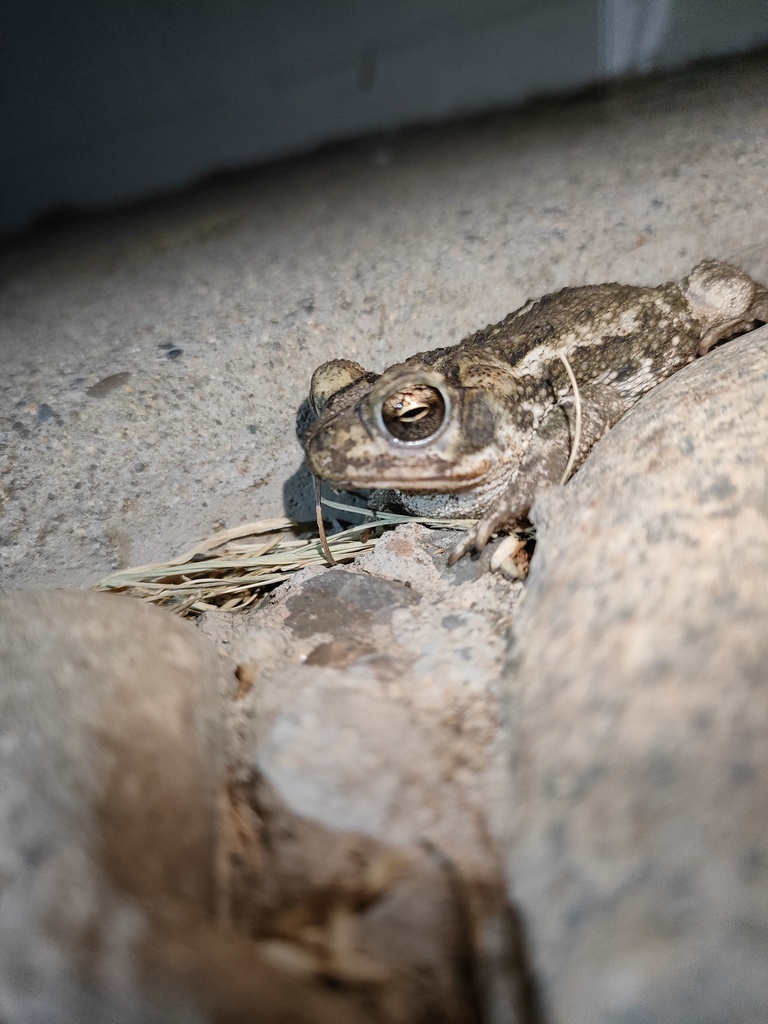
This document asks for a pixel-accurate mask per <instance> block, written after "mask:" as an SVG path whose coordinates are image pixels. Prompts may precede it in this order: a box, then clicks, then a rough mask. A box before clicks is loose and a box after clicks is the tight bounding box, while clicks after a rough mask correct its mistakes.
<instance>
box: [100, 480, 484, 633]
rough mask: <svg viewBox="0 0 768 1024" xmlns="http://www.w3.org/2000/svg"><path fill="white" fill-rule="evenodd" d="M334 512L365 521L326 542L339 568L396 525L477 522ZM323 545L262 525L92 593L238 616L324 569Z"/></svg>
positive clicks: (184, 612)
mask: <svg viewBox="0 0 768 1024" xmlns="http://www.w3.org/2000/svg"><path fill="white" fill-rule="evenodd" d="M323 504H324V505H327V506H328V507H330V508H333V509H337V510H339V511H341V512H344V513H346V514H351V515H361V516H363V517H364V522H362V523H359V524H358V525H357V526H351V527H349V529H346V530H342V531H341V532H340V533H336V534H333V535H332V536H330V537H328V545H329V547H330V550H331V553H332V555H333V558H334V560H335V561H336V562H351V561H352V560H353V559H354V558H356V557H357V556H358V555H361V554H362V553H363V552H364V551H371V550H372V549H373V548H374V547H375V546H376V542H377V541H378V539H379V537H380V536H381V534H382V533H383V532H384V531H385V530H388V529H392V528H393V527H394V526H397V525H398V524H399V523H425V524H427V525H433V526H446V527H452V528H456V529H466V528H467V527H469V526H471V525H472V523H473V520H467V519H450V520H448V519H443V520H438V519H427V518H421V517H414V516H405V515H395V514H392V513H388V512H375V513H374V512H371V511H369V510H368V509H364V508H357V507H355V506H352V505H343V504H341V503H340V502H335V501H329V500H327V499H325V498H324V499H323ZM326 564H327V562H326V558H325V555H324V554H323V550H322V545H321V543H320V538H319V537H318V535H317V533H316V532H313V533H312V534H307V533H306V532H303V531H302V527H301V526H300V525H299V524H298V523H295V522H293V521H292V520H291V519H283V518H281V519H260V520H258V521H256V522H254V523H244V524H243V525H242V526H236V527H233V528H232V529H230V530H221V531H219V532H218V533H215V534H213V536H211V537H208V538H207V539H206V540H204V541H201V543H199V544H197V545H195V547H193V548H192V549H191V550H189V551H186V552H185V553H184V554H183V555H179V557H178V558H174V559H171V560H170V561H168V562H159V563H156V564H152V565H140V566H137V567H135V568H133V569H121V570H120V571H119V572H115V573H112V575H110V576H106V577H105V578H104V579H103V580H99V582H98V583H96V584H94V588H93V589H94V590H106V591H109V592H112V593H123V594H130V595H131V596H133V597H138V598H140V599H141V600H143V601H148V602H150V603H151V604H157V605H162V606H164V607H166V608H169V609H170V610H171V611H173V612H175V613H176V614H177V615H181V616H194V615H200V614H201V613H202V612H207V611H214V610H215V611H240V610H242V609H243V608H247V607H248V606H249V605H251V604H253V603H254V601H257V600H258V598H259V597H260V596H261V595H262V594H263V592H264V591H265V590H266V589H268V588H270V587H273V586H275V585H276V584H278V583H283V582H284V581H285V580H287V579H289V578H290V577H291V576H292V575H293V574H294V573H296V572H298V571H299V569H306V568H307V567H308V566H311V565H326Z"/></svg>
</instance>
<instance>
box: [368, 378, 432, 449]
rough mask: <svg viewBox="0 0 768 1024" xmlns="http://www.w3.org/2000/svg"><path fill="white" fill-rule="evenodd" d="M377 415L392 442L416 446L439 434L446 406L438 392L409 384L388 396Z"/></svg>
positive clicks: (425, 386) (429, 387)
mask: <svg viewBox="0 0 768 1024" xmlns="http://www.w3.org/2000/svg"><path fill="white" fill-rule="evenodd" d="M379 412H380V426H381V427H382V428H383V430H384V431H385V433H387V434H389V436H390V437H391V438H392V439H393V440H395V441H401V442H403V443H405V444H408V443H410V444H418V443H419V442H420V441H429V439H430V438H432V437H434V436H435V434H437V433H438V431H439V430H440V428H441V427H442V426H443V424H444V423H445V420H446V416H447V414H448V402H447V400H446V396H445V395H444V394H443V393H442V391H440V390H439V389H438V388H435V387H431V386H430V385H429V384H408V385H406V386H405V387H402V388H399V389H398V390H397V391H394V392H393V393H392V394H391V395H388V396H387V397H386V398H385V399H384V401H383V402H382V403H381V408H380V410H379ZM377 418H378V417H377Z"/></svg>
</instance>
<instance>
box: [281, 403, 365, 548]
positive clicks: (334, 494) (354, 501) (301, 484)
mask: <svg viewBox="0 0 768 1024" xmlns="http://www.w3.org/2000/svg"><path fill="white" fill-rule="evenodd" d="M314 418H315V414H314V413H313V411H312V408H311V406H310V404H309V399H308V398H305V399H304V401H303V402H302V403H301V405H300V406H299V408H298V409H297V410H296V427H295V429H296V437H297V438H298V439H299V443H300V444H301V446H302V447H304V437H305V435H306V433H307V430H308V429H309V427H310V425H311V424H312V422H313V420H314ZM323 497H329V498H331V499H332V500H334V501H341V502H343V503H344V504H345V505H357V506H360V507H361V508H365V507H366V503H367V502H366V498H367V492H365V491H361V492H356V493H354V494H350V493H348V492H347V491H335V490H334V489H333V488H332V487H329V486H328V484H323ZM283 510H284V512H285V515H286V516H288V517H289V518H290V519H293V520H295V522H297V523H313V522H314V521H315V483H314V478H313V476H312V474H311V473H310V472H309V467H308V466H307V461H306V459H304V461H303V462H302V463H301V465H300V466H299V468H298V469H297V470H296V472H295V473H292V474H291V476H289V477H288V479H287V480H286V481H285V483H284V484H283ZM323 518H324V520H325V522H326V524H327V525H330V526H331V527H332V528H335V526H336V525H338V524H339V523H342V524H345V525H350V524H352V523H359V522H360V519H359V518H358V517H357V516H354V517H349V518H348V519H347V518H345V517H344V515H343V513H334V510H333V509H329V508H326V509H325V512H324V516H323Z"/></svg>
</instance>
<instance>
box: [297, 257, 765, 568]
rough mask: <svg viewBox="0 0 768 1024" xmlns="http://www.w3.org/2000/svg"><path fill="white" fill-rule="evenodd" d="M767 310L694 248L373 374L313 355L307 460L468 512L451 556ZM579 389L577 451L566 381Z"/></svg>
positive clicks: (424, 504)
mask: <svg viewBox="0 0 768 1024" xmlns="http://www.w3.org/2000/svg"><path fill="white" fill-rule="evenodd" d="M766 321H768V289H766V288H765V287H763V286H762V285H760V284H757V283H756V282H755V281H753V280H752V279H751V278H750V277H749V276H748V275H747V274H745V273H744V272H743V271H741V270H739V269H738V268H736V267H732V266H730V265H729V264H726V263H719V262H717V261H715V260H706V261H704V262H703V263H700V264H699V265H698V266H697V267H695V268H694V270H693V271H691V273H690V274H689V275H688V276H687V277H685V278H683V280H682V281H681V282H680V283H679V284H676V283H670V284H664V285H660V286H659V287H658V288H640V287H633V286H629V285H620V284H600V285H589V286H587V287H582V288H565V289H563V290H562V291H560V292H556V293H554V294H552V295H546V296H544V298H542V299H539V300H537V301H532V302H528V303H526V304H525V305H524V306H523V307H521V308H520V309H519V310H517V311H516V312H514V313H510V314H509V316H507V317H505V318H504V320H502V321H501V322H500V323H498V324H495V325H492V326H489V327H486V328H484V329H483V330H481V331H477V332H476V333H475V334H473V335H471V336H470V337H468V338H465V339H464V341H461V342H459V344H458V345H453V346H451V347H449V348H438V349H434V350H433V351H431V352H421V353H418V354H417V355H415V356H412V357H411V358H410V359H408V360H406V362H404V363H401V364H399V365H396V366H392V367H390V368H389V369H387V370H385V371H384V373H383V374H381V375H378V374H375V373H371V372H369V371H366V370H364V369H363V367H362V366H360V365H359V364H358V363H353V362H351V361H349V360H344V359H337V360H332V361H331V362H329V363H325V364H323V365H322V366H321V367H319V368H318V369H317V370H316V371H315V374H314V375H313V378H312V388H311V398H312V402H313V405H314V407H315V410H316V411H317V412H318V419H317V421H316V423H315V424H314V425H313V426H312V428H311V429H310V431H309V432H308V434H307V437H306V440H305V447H306V452H307V461H308V463H309V467H310V469H311V471H312V472H313V473H314V474H315V475H316V476H318V477H321V478H322V479H325V480H328V481H329V482H330V483H331V484H333V486H334V487H337V488H347V489H355V488H375V489H376V490H375V492H374V494H373V495H372V499H371V504H372V505H373V506H374V507H380V508H381V507H385V506H386V505H389V504H395V505H398V506H400V507H401V508H404V509H405V510H407V511H409V512H412V513H415V514H421V515H429V516H435V517H439V518H461V517H479V518H480V522H479V523H478V524H477V526H476V527H475V528H474V529H473V530H471V531H470V532H469V534H468V535H467V537H466V538H465V539H464V540H463V541H462V542H461V544H460V545H459V546H458V547H457V548H456V549H455V551H454V553H453V556H452V559H453V560H455V558H458V557H459V556H460V555H462V554H464V553H465V552H466V551H468V550H470V549H471V548H473V547H474V548H476V549H477V550H480V549H481V548H482V547H483V546H484V545H485V544H486V543H487V541H488V539H489V538H490V536H491V535H492V534H493V533H494V532H495V531H497V530H500V529H508V528H511V527H513V526H514V525H515V524H517V523H519V522H520V521H522V520H524V518H525V516H526V514H527V513H528V511H529V509H530V507H531V504H532V502H533V500H534V498H535V496H536V492H537V490H538V488H539V487H540V486H542V485H543V484H546V483H553V482H554V483H556V482H559V481H560V480H561V479H562V478H563V475H564V473H565V471H566V469H568V471H569V473H570V472H573V471H575V470H576V469H577V468H578V467H579V466H580V465H581V463H582V462H583V461H584V459H585V458H586V456H587V454H588V452H589V451H590V449H591V448H592V446H593V445H594V444H595V442H596V441H597V440H598V439H599V438H600V437H601V436H602V435H603V434H604V433H605V432H606V431H607V430H609V429H610V428H611V427H612V426H613V424H614V423H616V421H617V420H618V419H619V418H620V417H621V416H622V415H623V414H624V413H625V412H626V411H627V410H628V409H629V408H631V407H632V406H633V405H634V404H635V402H637V401H638V399H639V398H641V397H642V396H643V395H644V394H646V392H648V391H650V390H651V389H652V388H654V387H655V386H656V385H657V384H658V383H660V381H662V380H664V379H665V378H666V377H668V376H670V374H672V373H675V371H677V370H679V369H680V368H681V367H683V366H685V365H686V364H687V363H689V362H691V361H692V360H693V359H695V358H696V356H697V355H703V354H704V353H705V352H707V351H708V350H709V349H710V348H711V347H712V345H714V344H716V343H717V342H718V341H721V340H723V339H724V338H729V337H732V336H733V335H734V334H738V333H742V332H744V331H746V330H749V329H751V328H752V327H754V326H756V325H757V324H758V323H762V322H766ZM561 356H564V357H565V359H566V360H567V362H568V364H569V365H570V367H571V369H572V371H573V373H574V375H575V378H576V382H577V386H578V393H579V397H580V402H581V428H580V432H579V436H578V450H577V451H576V453H575V457H574V459H573V460H572V461H571V464H570V467H569V465H568V464H569V458H570V456H571V450H572V447H573V445H574V444H575V443H576V441H577V438H576V431H575V420H576V415H575V403H574V389H573V386H572V383H571V380H570V376H569V374H568V371H567V369H566V366H565V365H564V363H563V360H562V358H561Z"/></svg>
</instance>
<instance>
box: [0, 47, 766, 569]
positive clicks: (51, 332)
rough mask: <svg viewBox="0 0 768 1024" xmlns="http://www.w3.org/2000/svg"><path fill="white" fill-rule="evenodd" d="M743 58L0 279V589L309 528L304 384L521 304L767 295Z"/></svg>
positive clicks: (415, 140)
mask: <svg viewBox="0 0 768 1024" xmlns="http://www.w3.org/2000/svg"><path fill="white" fill-rule="evenodd" d="M767 114H768V57H766V56H765V55H762V56H759V57H753V58H750V59H744V60H734V61H732V62H729V63H727V64H719V65H714V66H712V67H705V68H701V69H699V70H696V71H692V72H687V73H681V74H677V75H673V76H671V77H668V78H661V79H658V80H656V81H647V82H640V83H636V84H630V85H627V86H622V87H620V88H616V89H613V90H611V91H608V92H607V93H601V94H600V95H594V96H591V97H585V98H582V99H579V100H576V101H571V102H568V103H563V104H554V103H553V104H549V105H538V106H535V107H532V108H531V109H529V110H527V111H524V112H521V113H515V114H502V115H496V116H492V117H486V118H481V119H477V120H472V121H466V122H461V123H457V124H454V125H450V126H447V127H443V128H436V129H430V130H425V131H422V132H419V133H415V134H411V135H407V136H403V137H392V138H387V139H380V140H374V141H369V142H362V143H356V144H350V145H348V146H345V147H343V148H340V149H337V150H335V151H333V152H329V153H326V154H323V155H320V156H317V157H313V158H307V159H302V160H296V161H293V162H290V163H285V164H282V165H279V166H275V167H272V168H269V169H266V170H263V171H260V172H255V173H252V174H247V175H241V176H238V177H232V178H229V179H226V180H222V181H220V182H218V183H215V184H211V185H210V186H208V187H205V188H201V189H199V190H197V191H195V192H192V193H190V194H188V195H185V196H180V197H177V198H174V199H171V200H167V201H165V202H159V203H156V204H152V205H145V206H142V207H135V208H132V209H128V210H125V211H123V212H120V213H116V214H114V215H111V216H103V217H99V218H94V219H91V220H82V221H80V222H76V223H72V224H69V225H67V226H61V227H58V228H51V229H49V230H47V231H41V232H38V233H35V234H31V235H28V236H26V237H24V238H22V239H20V240H18V241H16V242H15V243H13V244H9V245H7V246H6V247H5V248H4V249H3V250H2V254H1V256H0V280H1V281H2V283H1V284H0V289H1V290H0V318H1V325H0V359H2V365H3V369H4V372H3V374H2V380H0V513H1V514H2V519H1V520H0V545H1V546H0V566H1V568H0V582H1V583H2V585H4V586H8V585H10V584H14V585H17V586H24V587H26V586H34V585H41V584H46V585H52V586H61V585H74V586H83V585H86V584H88V583H90V582H92V581H93V580H95V579H97V578H98V577H100V576H101V575H104V574H105V573H107V572H108V571H110V570H111V569H113V568H115V567H117V566H119V565H125V564H136V563H139V562H145V561H154V560H160V559H165V558H166V557H167V556H170V555H172V554H173V553H177V552H179V551H180V550H181V549H183V548H184V547H186V546H188V545H189V544H190V542H192V541H194V540H196V539H198V538H200V537H203V536H205V535H207V534H208V533H210V532H211V531H212V530H213V529H214V528H216V527H217V526H219V525H221V523H223V522H225V523H227V524H228V525H233V524H236V523H238V522H241V521H246V520H248V519H253V518H258V517H261V516H268V515H273V514H276V513H280V512H281V511H282V510H283V508H284V507H285V509H286V510H287V511H288V512H289V513H290V514H294V515H308V514H309V503H308V499H307V493H308V492H307V489H306V478H305V477H303V476H302V473H301V470H300V467H301V462H302V455H301V451H300V448H299V445H298V442H297V441H296V440H295V425H296V417H297V409H298V407H299V406H300V404H301V402H302V398H303V396H304V394H305V391H306V387H307V382H308V381H309V377H310V374H311V371H312V369H313V368H314V367H315V366H316V365H317V364H318V363H319V362H321V361H322V360H324V359H327V358H329V357H331V356H337V355H343V356H347V357H351V358H354V359H358V360H361V361H364V362H370V363H371V364H372V366H373V368H381V367H383V366H384V365H386V364H387V363H390V362H393V361H395V360H397V359H399V358H402V357H404V356H406V355H408V354H409V353H411V352H413V351H414V350H417V349H418V348H423V347H427V346H432V345H438V344H445V343H447V342H451V341H457V340H459V339H460V338H461V337H462V336H463V335H464V334H465V333H467V332H469V331H471V330H473V329H475V328H477V327H479V326H482V325H484V324H485V323H488V322H492V321H495V320H498V319H500V318H501V317H502V316H504V315H505V314H506V313H507V312H509V311H510V310H511V309H513V308H514V307H515V306H517V305H519V304H520V303H521V302H522V301H524V300H525V299H526V298H527V297H528V296H533V295H539V294H542V293H544V292H546V291H549V290H552V289H555V288H558V287H561V286H564V285H567V284H583V283H587V282H596V281H600V280H621V281H625V282H628V283H647V284H656V283H658V282H660V281H663V280H666V279H669V278H672V277H677V276H679V275H682V274H683V273H684V272H686V271H687V270H689V269H690V267H691V266H692V265H693V264H695V263H696V262H697V261H698V260H699V259H701V258H703V257H706V256H715V257H718V258H723V259H732V260H733V261H734V262H738V263H740V264H741V265H743V266H745V267H746V268H747V269H748V270H750V271H751V272H752V273H753V274H754V275H755V276H757V277H759V278H762V280H765V281H768V231H767V230H766V228H767V227H768V173H766V171H767V169H768V168H767V166H766V165H767V163H768V116H766V115H767Z"/></svg>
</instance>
